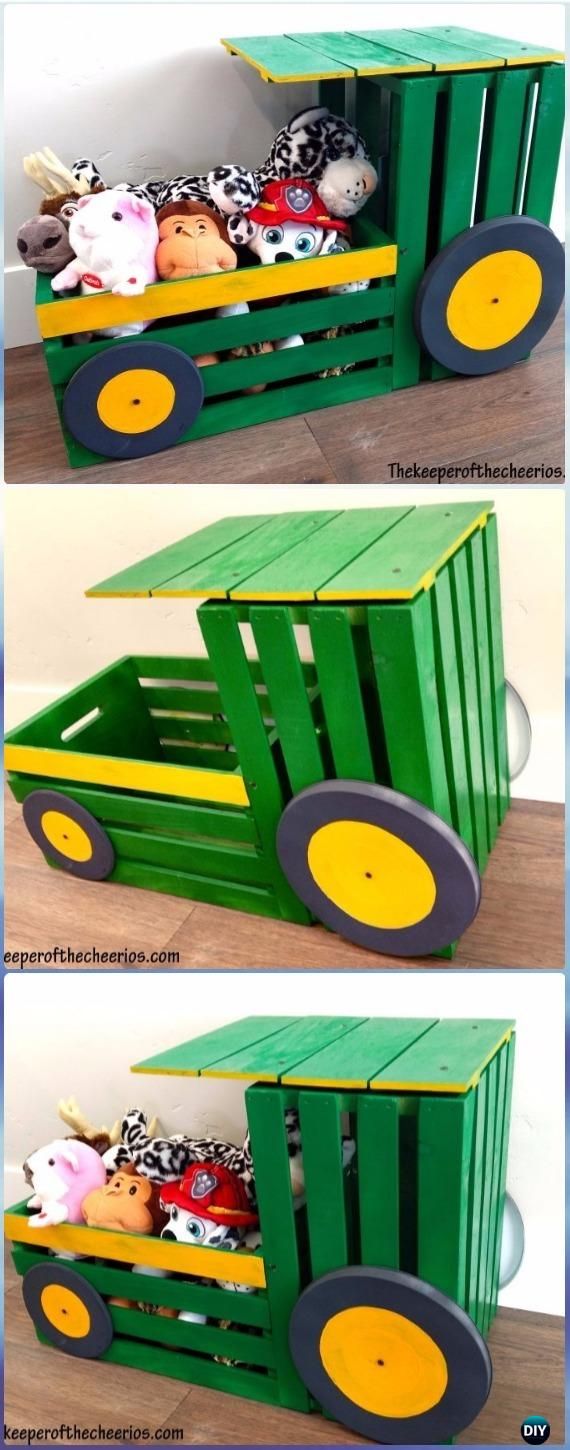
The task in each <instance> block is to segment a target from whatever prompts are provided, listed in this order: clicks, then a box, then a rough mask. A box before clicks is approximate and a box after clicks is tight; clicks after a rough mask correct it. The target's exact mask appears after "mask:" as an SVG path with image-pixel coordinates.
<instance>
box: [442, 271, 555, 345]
mask: <svg viewBox="0 0 570 1450" xmlns="http://www.w3.org/2000/svg"><path fill="white" fill-rule="evenodd" d="M541 296H542V272H541V270H540V267H539V266H538V263H537V262H535V260H534V257H531V256H529V255H528V253H526V252H519V251H505V252H493V253H491V255H490V256H488V257H482V258H481V259H480V261H479V262H474V263H473V266H472V267H468V269H467V271H466V272H464V273H463V276H462V277H460V278H459V281H458V282H456V283H455V287H454V288H453V291H452V293H451V296H450V298H449V301H448V304H447V325H448V328H449V331H450V332H451V334H452V336H453V337H454V338H456V340H457V342H459V343H462V344H463V346H464V347H469V348H473V349H474V350H475V351H476V352H486V351H487V350H488V349H491V348H495V347H503V346H504V344H505V343H507V342H511V340H512V338H514V337H518V335H519V333H520V332H522V330H523V328H524V327H526V326H527V324H528V323H529V322H530V320H531V318H532V317H534V314H535V312H536V309H537V307H538V304H539V302H540V298H541Z"/></svg>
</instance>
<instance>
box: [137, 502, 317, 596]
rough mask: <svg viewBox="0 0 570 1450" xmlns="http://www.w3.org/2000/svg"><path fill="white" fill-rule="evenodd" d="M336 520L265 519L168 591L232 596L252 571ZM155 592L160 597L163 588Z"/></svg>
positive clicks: (308, 517) (179, 577)
mask: <svg viewBox="0 0 570 1450" xmlns="http://www.w3.org/2000/svg"><path fill="white" fill-rule="evenodd" d="M336 517H337V515H336V514H335V513H330V512H329V513H326V512H322V511H319V512H316V513H307V512H304V513H292V514H274V515H273V517H269V518H267V519H266V521H265V523H264V525H263V527H262V529H261V531H260V532H259V533H258V531H257V530H256V531H255V533H253V534H249V535H247V536H246V537H245V538H243V539H240V540H239V541H238V542H237V543H236V544H232V545H230V547H229V548H228V549H224V550H223V553H221V554H219V555H217V556H216V557H214V558H213V559H207V560H206V561H205V562H204V563H201V562H199V563H197V564H195V565H194V566H193V567H190V568H189V569H185V570H184V571H183V573H182V574H178V575H177V578H176V580H175V581H173V582H172V583H171V584H170V586H169V585H167V586H166V589H167V591H168V589H170V590H175V591H176V592H177V593H180V594H185V593H188V592H190V593H194V594H201V595H203V596H205V597H208V596H209V595H213V594H215V595H218V596H220V595H223V596H226V597H229V595H230V593H231V592H232V590H234V589H236V588H237V587H238V586H239V584H240V583H241V581H242V580H244V579H247V578H248V577H249V576H250V575H251V573H252V571H254V570H257V569H260V568H263V566H266V567H269V568H271V564H272V561H273V560H276V559H277V560H281V559H282V558H285V559H286V558H287V556H288V554H289V551H290V550H293V549H294V548H295V545H298V544H299V543H300V541H301V540H304V539H307V538H314V536H315V534H319V533H320V532H321V531H322V529H323V527H324V525H325V524H327V523H328V522H329V520H331V519H335V518H336ZM285 567H286V565H285ZM153 593H158V594H160V593H161V590H160V587H159V588H158V589H157V590H153Z"/></svg>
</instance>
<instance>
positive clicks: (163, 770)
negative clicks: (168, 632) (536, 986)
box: [5, 502, 509, 956]
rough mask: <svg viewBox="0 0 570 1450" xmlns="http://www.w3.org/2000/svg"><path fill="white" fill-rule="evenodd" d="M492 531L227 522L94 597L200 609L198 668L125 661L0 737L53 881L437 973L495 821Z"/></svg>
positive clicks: (323, 515)
mask: <svg viewBox="0 0 570 1450" xmlns="http://www.w3.org/2000/svg"><path fill="white" fill-rule="evenodd" d="M491 510H492V505H491V504H490V503H483V502H477V503H454V504H450V505H445V504H434V505H424V506H420V507H418V508H412V507H410V506H409V505H408V506H406V505H404V506H402V505H400V506H393V507H388V508H383V509H363V510H348V511H344V512H340V513H337V514H335V513H334V512H328V513H327V512H324V511H323V512H317V513H314V514H304V513H299V514H283V515H257V516H254V517H246V518H230V519H225V520H221V521H220V522H219V523H216V524H212V525H209V526H208V527H207V528H205V529H202V530H200V531H199V533H197V534H194V535H190V536H189V538H187V539H183V540H180V541H179V542H178V543H176V544H173V545H172V546H170V547H169V548H167V549H164V550H162V551H161V552H160V553H158V554H156V555H152V556H151V557H150V558H149V559H146V560H142V561H141V562H140V563H137V564H134V565H132V566H130V567H129V568H127V569H126V570H124V571H123V572H122V573H121V574H119V575H115V576H114V577H113V578H111V579H108V580H106V581H104V582H103V583H102V584H100V585H97V586H96V587H94V588H93V589H90V590H88V591H87V592H88V594H89V595H90V596H91V597H94V598H98V599H100V600H104V599H113V598H114V599H116V598H139V599H141V600H142V599H145V598H146V599H147V600H150V599H151V598H170V599H178V601H179V602H180V601H182V600H184V599H195V598H199V597H203V596H206V602H205V603H204V604H202V605H201V606H200V608H199V609H198V615H197V617H198V621H199V624H200V627H201V630H202V635H203V639H204V643H205V646H206V651H207V658H200V659H191V658H180V657H176V658H173V657H169V656H164V657H159V658H157V657H155V656H152V657H149V656H137V657H134V658H126V659H123V660H119V661H117V662H116V663H114V664H112V665H110V666H109V667H108V669H106V670H103V671H102V672H101V673H100V674H98V675H97V676H95V677H94V678H93V679H92V680H89V681H87V682H86V683H85V684H84V685H80V686H79V687H78V688H77V689H75V690H72V691H71V692H70V694H68V695H66V696H65V697H64V698H63V699H61V700H59V701H57V702H56V703H55V704H53V705H49V706H47V708H46V709H44V710H42V711H41V712H40V714H39V715H36V716H35V717H34V718H33V719H32V720H30V721H28V722H27V723H25V724H23V725H21V726H18V727H17V728H16V729H15V730H13V731H11V732H10V734H9V735H8V737H7V741H6V752H5V760H6V767H7V770H8V773H9V774H8V779H9V785H10V788H11V790H12V792H13V794H14V795H15V797H16V799H17V800H19V801H22V802H23V810H24V818H25V821H26V824H27V826H28V829H29V830H30V831H31V834H32V835H33V837H34V840H35V841H36V842H37V844H38V845H39V846H40V848H41V849H42V850H43V852H44V854H45V855H46V857H47V859H48V861H49V862H50V864H52V865H53V864H55V865H57V866H59V867H61V868H62V869H64V870H67V871H69V872H70V873H71V874H73V875H77V876H80V877H87V878H88V879H91V880H94V881H102V880H104V879H105V878H108V879H109V880H112V881H119V882H122V883H123V884H124V885H130V886H145V887H150V888H152V889H154V890H158V891H166V892H170V893H174V894H176V895H181V896H188V897H191V898H194V899H197V900H201V901H209V902H214V903H217V904H219V905H221V906H229V907H239V908H240V909H242V910H246V911H252V912H254V913H258V914H260V915H267V916H276V917H282V918H284V919H285V920H289V921H296V922H301V923H302V922H304V923H309V922H310V921H311V920H315V919H317V920H321V921H324V922H325V923H326V924H327V925H329V926H330V927H332V928H333V929H334V930H336V931H338V932H339V933H340V934H341V935H343V936H345V937H347V938H348V939H349V940H352V941H356V942H358V943H360V944H361V945H363V946H365V947H368V948H369V949H371V950H373V951H378V952H386V953H389V954H391V955H396V956H422V955H424V954H426V953H428V952H438V953H439V952H443V954H444V955H450V954H452V953H453V950H454V943H455V942H456V940H457V938H458V936H459V935H460V933H461V932H462V931H463V930H464V929H465V928H466V926H467V925H468V924H469V922H470V921H471V920H472V918H473V916H474V915H475V913H476V911H477V908H478V905H479V897H480V876H482V875H483V872H484V870H485V867H486V864H487V860H488V857H489V853H490V851H491V850H492V848H493V845H494V843H495V840H496V837H497V834H498V831H499V827H500V824H501V822H502V820H503V818H504V816H505V813H506V810H507V808H508V804H509V778H508V763H507V743H506V728H505V677H504V665H503V652H502V634H501V611H500V589H499V569H498V547H497V525H496V518H495V515H494V514H493V513H492V511H491ZM300 625H302V626H305V627H306V628H305V631H304V633H305V638H304V640H302V636H301V635H300V633H299V626H300ZM244 626H248V627H249V630H250V632H251V634H250V637H251V640H252V641H253V647H252V645H251V643H250V644H248V646H247V649H246V645H245V643H244V633H243V630H244ZM315 812H316V815H315ZM317 837H318V840H317ZM315 849H316V850H317V855H318V859H317V858H314V856H313V853H314V851H315ZM339 862H340V868H341V869H340V877H339V865H338V863H339Z"/></svg>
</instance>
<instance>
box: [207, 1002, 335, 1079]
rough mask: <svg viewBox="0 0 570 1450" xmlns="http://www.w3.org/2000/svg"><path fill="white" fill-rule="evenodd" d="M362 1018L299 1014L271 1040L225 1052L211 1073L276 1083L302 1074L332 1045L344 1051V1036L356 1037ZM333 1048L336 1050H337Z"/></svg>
mask: <svg viewBox="0 0 570 1450" xmlns="http://www.w3.org/2000/svg"><path fill="white" fill-rule="evenodd" d="M362 1021H363V1019H362V1018H361V1017H299V1018H294V1019H293V1020H292V1021H291V1022H289V1023H287V1021H285V1022H284V1025H283V1029H282V1031H280V1032H278V1033H277V1034H275V1035H274V1036H272V1037H270V1038H269V1039H264V1040H262V1041H259V1042H256V1043H254V1044H253V1045H252V1046H251V1047H249V1046H246V1047H243V1048H240V1049H238V1050H237V1051H236V1052H234V1053H231V1054H230V1055H227V1054H224V1057H223V1058H222V1059H221V1061H220V1062H217V1063H215V1064H214V1065H213V1066H211V1067H210V1068H209V1076H210V1077H211V1076H218V1075H220V1076H226V1077H227V1076H230V1077H232V1076H235V1077H248V1078H251V1079H252V1081H255V1080H257V1081H259V1082H263V1081H265V1082H277V1081H278V1080H279V1081H281V1079H288V1078H289V1077H290V1076H291V1074H294V1072H295V1069H297V1071H298V1072H299V1073H301V1072H302V1068H303V1067H304V1065H305V1059H311V1058H312V1055H313V1053H318V1052H320V1051H321V1050H322V1049H323V1048H324V1049H326V1048H328V1047H329V1046H330V1045H331V1044H333V1045H334V1048H338V1049H340V1050H341V1052H342V1044H343V1041H344V1039H345V1037H346V1036H347V1035H348V1036H349V1037H352V1036H353V1032H354V1029H355V1028H358V1027H359V1026H360V1023H361V1022H362ZM334 1048H333V1050H334Z"/></svg>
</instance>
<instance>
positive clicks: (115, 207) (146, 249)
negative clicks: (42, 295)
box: [51, 189, 158, 337]
mask: <svg viewBox="0 0 570 1450" xmlns="http://www.w3.org/2000/svg"><path fill="white" fill-rule="evenodd" d="M69 242H70V246H71V247H72V248H73V251H74V252H75V257H74V259H73V261H71V262H69V263H68V265H67V267H64V268H63V271H61V272H58V273H57V274H56V276H55V277H53V278H52V284H51V285H52V287H53V290H54V292H65V291H68V290H69V289H70V288H72V287H77V286H78V285H79V284H80V285H81V291H82V293H83V294H84V295H88V294H90V293H96V292H114V293H115V294H117V295H118V296H120V297H136V296H139V295H140V294H141V293H142V292H144V289H145V287H146V286H147V285H148V284H149V283H150V282H156V281H157V272H156V266H155V254H156V249H157V246H158V228H157V225H156V221H155V216H154V208H153V206H152V204H151V202H150V201H146V200H145V199H144V197H140V196H137V195H136V194H135V193H134V192H126V191H119V190H112V189H111V190H109V191H101V192H97V193H96V194H94V195H91V196H82V197H81V198H80V201H79V202H78V205H77V211H76V212H75V215H74V216H73V217H72V218H71V221H70V223H69ZM146 326H147V324H146V323H144V322H131V323H126V324H124V326H122V327H117V328H104V329H101V334H102V336H104V337H126V336H130V335H131V334H133V333H137V332H142V331H144V328H145V327H146Z"/></svg>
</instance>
